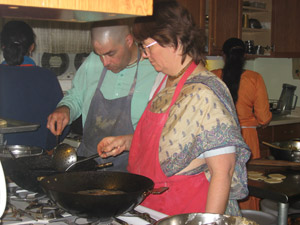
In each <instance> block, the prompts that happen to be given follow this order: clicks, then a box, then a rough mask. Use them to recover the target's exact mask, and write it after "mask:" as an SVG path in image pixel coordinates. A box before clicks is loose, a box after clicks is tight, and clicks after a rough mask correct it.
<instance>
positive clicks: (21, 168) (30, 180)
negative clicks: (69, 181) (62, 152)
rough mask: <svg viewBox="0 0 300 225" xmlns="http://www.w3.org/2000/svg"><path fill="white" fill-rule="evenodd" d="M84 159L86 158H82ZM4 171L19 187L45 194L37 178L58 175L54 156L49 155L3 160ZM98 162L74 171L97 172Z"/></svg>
mask: <svg viewBox="0 0 300 225" xmlns="http://www.w3.org/2000/svg"><path fill="white" fill-rule="evenodd" d="M82 158H84V157H82ZM1 162H2V166H3V170H4V173H5V175H6V176H8V177H9V178H10V179H11V180H12V181H13V182H15V183H16V184H17V185H18V186H20V187H22V188H24V189H26V190H28V191H32V192H38V193H44V191H43V189H42V188H41V186H40V184H39V182H38V180H37V178H38V177H43V176H50V175H53V174H58V173H59V172H58V171H56V170H54V169H53V168H52V156H50V155H48V154H42V155H35V156H26V157H20V158H12V157H10V158H2V159H1ZM96 165H97V162H96V161H94V160H90V161H87V162H85V163H81V164H80V165H78V167H77V166H76V168H72V170H75V171H78V170H95V168H96Z"/></svg>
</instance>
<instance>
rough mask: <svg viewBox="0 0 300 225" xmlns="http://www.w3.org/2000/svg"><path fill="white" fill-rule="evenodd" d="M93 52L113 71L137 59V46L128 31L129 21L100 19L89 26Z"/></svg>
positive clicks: (115, 71)
mask: <svg viewBox="0 0 300 225" xmlns="http://www.w3.org/2000/svg"><path fill="white" fill-rule="evenodd" d="M91 38H92V45H93V48H94V53H95V54H97V55H99V57H100V60H101V61H102V63H103V65H104V66H105V67H106V68H107V69H108V70H111V71H112V72H114V73H118V72H120V71H121V70H123V69H124V68H126V67H127V66H128V65H129V64H130V63H132V62H134V61H136V60H137V46H136V44H135V43H134V40H133V36H132V35H131V33H130V22H129V21H126V20H125V21H124V20H122V21H101V22H96V23H94V24H93V26H92V28H91Z"/></svg>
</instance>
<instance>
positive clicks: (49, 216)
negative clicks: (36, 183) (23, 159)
mask: <svg viewBox="0 0 300 225" xmlns="http://www.w3.org/2000/svg"><path fill="white" fill-rule="evenodd" d="M7 194H8V203H7V210H6V211H5V215H4V216H3V217H2V218H1V219H2V220H0V224H2V225H6V224H15V225H17V224H32V225H34V224H67V225H68V224H69V225H128V223H127V222H125V220H126V221H127V219H128V220H130V221H131V220H134V223H131V222H130V224H139V225H140V224H149V223H150V224H153V222H155V220H154V219H152V218H151V217H150V215H149V214H147V213H140V212H138V211H136V210H132V211H130V212H127V213H125V214H123V215H122V216H120V217H118V218H111V219H110V220H109V221H101V219H99V218H88V219H87V218H79V217H77V216H73V215H71V214H69V213H67V212H66V211H64V210H63V209H61V208H59V207H58V206H57V205H56V204H55V203H54V202H53V201H52V200H50V199H49V198H48V197H47V196H46V195H45V194H37V193H33V192H30V191H27V190H23V189H21V188H20V187H18V186H16V185H12V186H10V184H9V185H8V193H7ZM126 217H127V219H126ZM129 218H132V219H129ZM123 220H124V221H123ZM139 220H142V221H143V222H142V223H138V222H137V221H139ZM146 221H147V223H146Z"/></svg>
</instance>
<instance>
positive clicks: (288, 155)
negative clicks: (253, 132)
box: [263, 140, 300, 162]
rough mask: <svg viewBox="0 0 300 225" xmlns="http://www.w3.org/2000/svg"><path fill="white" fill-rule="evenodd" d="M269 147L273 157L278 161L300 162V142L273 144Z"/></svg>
mask: <svg viewBox="0 0 300 225" xmlns="http://www.w3.org/2000/svg"><path fill="white" fill-rule="evenodd" d="M263 144H265V145H268V146H269V149H270V153H271V155H272V156H273V157H274V158H275V159H277V160H286V161H291V162H300V141H297V140H292V141H282V142H273V143H271V144H269V143H266V142H264V143H263Z"/></svg>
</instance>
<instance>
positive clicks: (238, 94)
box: [212, 38, 272, 159]
mask: <svg viewBox="0 0 300 225" xmlns="http://www.w3.org/2000/svg"><path fill="white" fill-rule="evenodd" d="M245 50H246V48H245V44H244V42H243V41H242V40H240V39H238V38H230V39H228V40H227V41H226V42H225V43H224V45H223V53H224V61H225V65H224V68H223V69H218V70H213V71H212V72H213V73H215V74H216V75H217V76H218V77H220V78H221V79H223V81H224V82H225V84H226V85H227V87H228V88H229V91H230V93H231V95H232V98H233V101H234V103H235V106H236V110H237V115H238V118H239V122H240V125H241V128H242V135H243V137H244V139H245V142H246V143H247V144H248V146H249V147H250V149H251V153H252V155H251V158H252V159H257V158H260V150H259V142H258V136H257V131H256V127H257V126H267V125H268V124H269V122H270V121H271V119H272V113H271V112H270V107H269V101H268V93H267V89H266V86H265V83H264V80H263V78H262V76H261V75H260V74H259V73H257V72H254V71H251V70H244V64H245Z"/></svg>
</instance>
